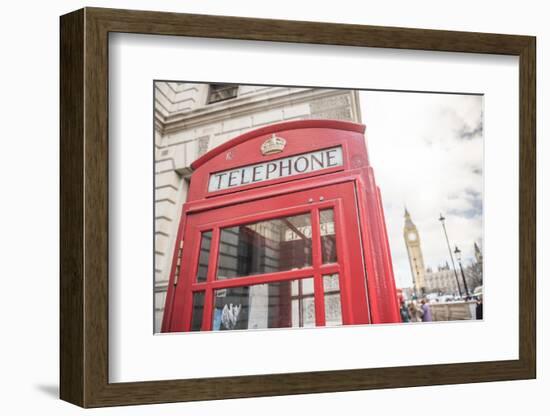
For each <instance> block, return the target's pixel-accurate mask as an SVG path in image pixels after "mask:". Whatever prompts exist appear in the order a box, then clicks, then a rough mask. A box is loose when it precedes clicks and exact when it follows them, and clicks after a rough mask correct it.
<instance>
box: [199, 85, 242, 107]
mask: <svg viewBox="0 0 550 416" xmlns="http://www.w3.org/2000/svg"><path fill="white" fill-rule="evenodd" d="M238 89H239V86H238V85H234V84H210V89H209V91H208V100H207V102H206V103H207V104H214V103H217V102H220V101H225V100H230V99H231V98H236V97H237V90H238Z"/></svg>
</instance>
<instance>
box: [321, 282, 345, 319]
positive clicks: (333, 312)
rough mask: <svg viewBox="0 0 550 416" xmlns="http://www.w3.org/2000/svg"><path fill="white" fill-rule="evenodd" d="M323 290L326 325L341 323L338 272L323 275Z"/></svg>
mask: <svg viewBox="0 0 550 416" xmlns="http://www.w3.org/2000/svg"><path fill="white" fill-rule="evenodd" d="M323 288H324V291H325V321H326V322H325V324H326V326H336V325H342V304H341V301H340V283H339V277H338V273H335V274H328V275H325V276H323Z"/></svg>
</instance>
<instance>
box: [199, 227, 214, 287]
mask: <svg viewBox="0 0 550 416" xmlns="http://www.w3.org/2000/svg"><path fill="white" fill-rule="evenodd" d="M211 242H212V231H206V232H203V233H202V237H201V251H200V254H199V267H198V268H197V282H199V283H201V282H206V275H207V274H208V261H209V259H210V243H211Z"/></svg>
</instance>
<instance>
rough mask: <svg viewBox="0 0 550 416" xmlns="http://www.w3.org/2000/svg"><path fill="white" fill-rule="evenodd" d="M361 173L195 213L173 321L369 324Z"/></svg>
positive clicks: (203, 325)
mask: <svg viewBox="0 0 550 416" xmlns="http://www.w3.org/2000/svg"><path fill="white" fill-rule="evenodd" d="M355 187H356V182H354V181H348V182H342V183H339V184H334V185H327V186H320V187H316V188H312V189H308V190H304V191H299V192H293V193H289V194H283V195H278V196H274V197H270V198H263V199H257V200H253V201H250V202H246V203H239V204H235V205H230V206H223V207H220V208H215V209H210V210H205V211H201V212H198V213H191V214H188V216H187V221H186V225H185V229H184V235H185V240H184V243H183V252H182V259H181V271H180V273H179V276H177V281H176V285H177V286H176V287H175V290H174V291H173V297H172V300H171V303H172V308H171V311H170V315H169V316H168V317H167V319H165V322H164V328H163V330H164V331H167V332H181V331H199V330H202V331H209V330H214V331H217V330H232V329H266V328H289V327H312V326H330V325H342V324H366V323H369V322H370V319H369V304H368V297H367V290H366V278H365V266H364V259H363V250H362V245H361V236H360V235H359V230H360V229H361V226H360V224H359V216H358V212H357V199H356V188H355Z"/></svg>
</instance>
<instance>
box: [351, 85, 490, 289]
mask: <svg viewBox="0 0 550 416" xmlns="http://www.w3.org/2000/svg"><path fill="white" fill-rule="evenodd" d="M360 100H361V110H362V118H363V123H364V124H366V126H367V130H366V137H367V148H368V151H369V158H370V162H371V165H372V166H373V168H374V172H375V177H376V181H377V183H378V185H379V187H380V191H381V194H382V203H383V205H384V211H385V215H386V226H387V229H388V235H389V239H390V247H391V251H392V257H393V262H394V271H395V275H396V281H397V284H398V286H409V285H410V284H411V276H410V269H409V263H408V258H407V252H406V248H405V243H404V240H403V208H404V206H405V205H406V206H407V208H408V209H409V211H410V213H411V215H412V218H413V221H414V222H415V224H416V226H417V227H418V231H419V234H420V238H421V242H422V249H423V253H424V261H425V264H426V266H428V265H431V266H437V265H438V264H443V263H444V262H445V261H450V259H449V253H448V250H447V246H446V243H445V239H444V235H443V230H442V228H441V224H440V222H439V221H438V218H439V214H440V212H441V213H443V215H444V216H445V217H446V218H447V221H446V224H447V230H448V233H449V239H450V241H451V244H452V245H453V248H454V244H456V245H458V246H459V247H460V249H461V250H462V251H463V253H464V258H465V263H468V262H469V260H470V259H471V258H473V243H474V241H477V242H478V243H479V242H480V241H481V239H482V194H483V176H482V175H483V140H482V134H483V132H482V129H481V128H480V126H481V123H482V117H483V98H482V97H481V96H471V95H470V96H468V95H455V94H427V93H401V92H386V91H362V92H360Z"/></svg>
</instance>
